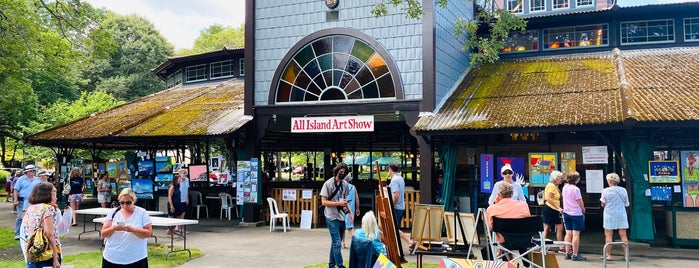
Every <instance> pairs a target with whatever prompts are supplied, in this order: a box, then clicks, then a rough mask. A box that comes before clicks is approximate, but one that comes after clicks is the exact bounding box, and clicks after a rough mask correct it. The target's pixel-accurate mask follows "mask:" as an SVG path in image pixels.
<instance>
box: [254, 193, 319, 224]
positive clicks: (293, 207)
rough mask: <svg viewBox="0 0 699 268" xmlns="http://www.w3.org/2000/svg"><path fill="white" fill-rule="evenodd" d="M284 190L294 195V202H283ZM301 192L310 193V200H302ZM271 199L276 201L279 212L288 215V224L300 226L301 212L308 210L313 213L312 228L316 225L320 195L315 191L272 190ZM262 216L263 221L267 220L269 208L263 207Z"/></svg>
mask: <svg viewBox="0 0 699 268" xmlns="http://www.w3.org/2000/svg"><path fill="white" fill-rule="evenodd" d="M284 190H287V191H289V190H292V191H293V193H295V194H296V198H295V199H294V200H283V199H284V196H283V193H284ZM303 191H311V193H312V194H311V198H308V199H304V198H303ZM272 198H274V200H276V201H277V205H278V206H279V212H282V213H288V214H289V224H292V223H293V224H300V223H301V211H303V210H310V211H313V218H312V219H311V223H312V224H313V228H316V227H317V225H318V207H319V206H320V195H318V191H317V190H313V189H297V188H272ZM265 204H266V202H265ZM262 216H263V217H264V219H265V220H268V219H269V208H268V207H266V206H265V210H264V211H263V212H262Z"/></svg>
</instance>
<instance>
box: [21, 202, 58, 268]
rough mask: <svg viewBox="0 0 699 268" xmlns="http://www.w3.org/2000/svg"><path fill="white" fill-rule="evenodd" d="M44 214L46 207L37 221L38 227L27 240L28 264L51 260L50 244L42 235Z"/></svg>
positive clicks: (51, 250) (44, 235)
mask: <svg viewBox="0 0 699 268" xmlns="http://www.w3.org/2000/svg"><path fill="white" fill-rule="evenodd" d="M45 212H46V205H45V206H44V209H43V211H42V212H41V218H40V219H41V220H40V221H39V226H38V227H37V228H36V229H35V230H34V233H32V235H31V236H29V240H27V260H28V261H29V262H33V263H34V262H40V261H45V260H49V259H51V258H53V249H51V243H50V242H49V238H48V237H46V234H45V233H44V213H45Z"/></svg>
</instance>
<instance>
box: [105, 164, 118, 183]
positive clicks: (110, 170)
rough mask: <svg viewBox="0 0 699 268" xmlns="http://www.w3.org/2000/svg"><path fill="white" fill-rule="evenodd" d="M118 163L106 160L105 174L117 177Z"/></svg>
mask: <svg viewBox="0 0 699 268" xmlns="http://www.w3.org/2000/svg"><path fill="white" fill-rule="evenodd" d="M118 170H119V169H118V163H117V162H108V163H107V174H109V178H110V179H111V178H118V177H119V171H118Z"/></svg>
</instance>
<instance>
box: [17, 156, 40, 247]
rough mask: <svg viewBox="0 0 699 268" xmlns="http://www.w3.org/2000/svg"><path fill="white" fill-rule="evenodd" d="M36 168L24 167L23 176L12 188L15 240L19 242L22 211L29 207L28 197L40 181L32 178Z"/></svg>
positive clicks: (31, 166) (32, 166)
mask: <svg viewBox="0 0 699 268" xmlns="http://www.w3.org/2000/svg"><path fill="white" fill-rule="evenodd" d="M34 172H36V167H35V166H34V165H27V166H26V167H24V175H22V177H20V178H19V179H18V180H17V183H16V184H15V188H14V198H15V200H14V201H15V202H14V204H15V206H17V219H15V240H19V228H20V226H22V217H24V211H25V210H26V209H27V207H28V206H29V195H30V194H31V193H32V190H33V189H34V186H36V185H37V184H39V183H40V182H41V179H39V178H37V177H34Z"/></svg>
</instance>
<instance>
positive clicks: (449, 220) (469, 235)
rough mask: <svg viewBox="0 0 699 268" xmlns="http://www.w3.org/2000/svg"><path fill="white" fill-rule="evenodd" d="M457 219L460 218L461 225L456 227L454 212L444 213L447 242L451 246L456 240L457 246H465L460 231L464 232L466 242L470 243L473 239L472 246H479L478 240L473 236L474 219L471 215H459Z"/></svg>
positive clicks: (474, 228)
mask: <svg viewBox="0 0 699 268" xmlns="http://www.w3.org/2000/svg"><path fill="white" fill-rule="evenodd" d="M459 218H461V224H460V225H457V224H456V222H455V221H454V219H455V218H454V212H449V211H446V212H444V223H445V224H446V225H447V226H446V230H447V241H448V243H449V244H452V243H453V241H455V238H458V240H457V243H456V244H457V245H466V244H465V243H464V241H463V238H462V237H461V230H464V234H465V236H466V240H467V241H469V243H470V241H471V240H472V239H473V243H474V244H480V242H479V240H478V235H475V236H474V233H475V232H476V218H475V217H474V216H473V214H471V213H459Z"/></svg>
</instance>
